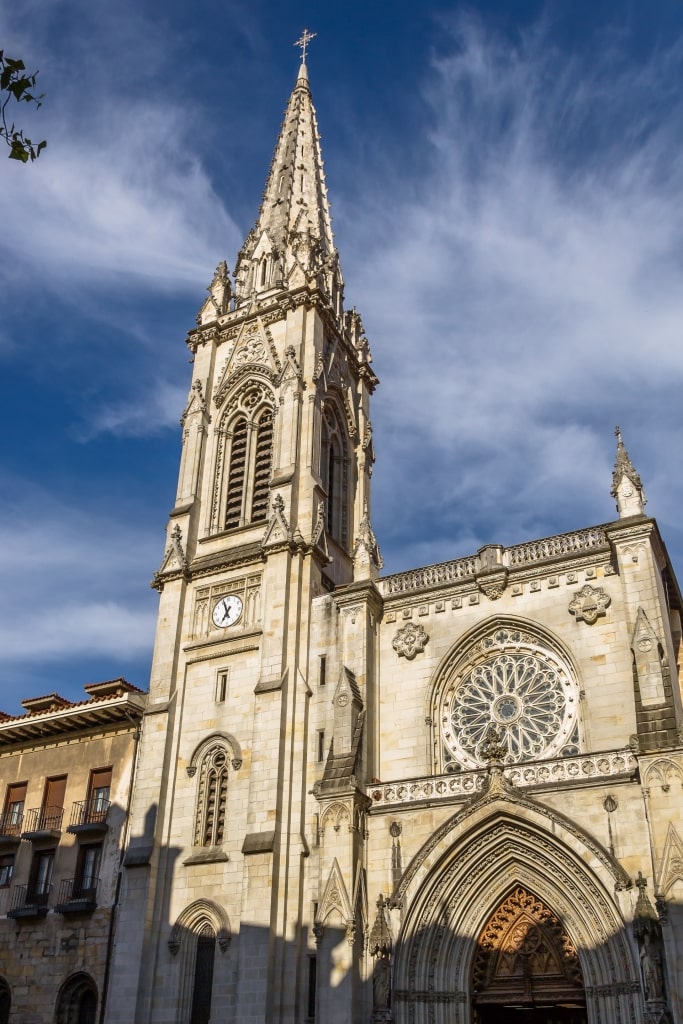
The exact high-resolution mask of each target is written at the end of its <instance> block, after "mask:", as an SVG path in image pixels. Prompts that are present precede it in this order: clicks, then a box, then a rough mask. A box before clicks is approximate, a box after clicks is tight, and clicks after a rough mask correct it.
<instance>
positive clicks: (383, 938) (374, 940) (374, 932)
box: [369, 893, 393, 956]
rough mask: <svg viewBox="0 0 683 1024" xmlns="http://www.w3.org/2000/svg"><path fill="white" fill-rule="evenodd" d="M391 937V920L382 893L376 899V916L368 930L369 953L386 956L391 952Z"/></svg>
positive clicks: (387, 905) (386, 902) (387, 904)
mask: <svg viewBox="0 0 683 1024" xmlns="http://www.w3.org/2000/svg"><path fill="white" fill-rule="evenodd" d="M392 945H393V939H392V934H391V920H390V918H389V903H388V901H387V900H385V898H384V896H383V894H382V893H380V894H379V899H378V900H377V916H376V917H375V923H374V924H373V926H372V929H371V931H370V940H369V946H370V955H371V956H387V955H388V954H389V953H391V950H392Z"/></svg>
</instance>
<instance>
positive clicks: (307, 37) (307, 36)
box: [292, 28, 318, 64]
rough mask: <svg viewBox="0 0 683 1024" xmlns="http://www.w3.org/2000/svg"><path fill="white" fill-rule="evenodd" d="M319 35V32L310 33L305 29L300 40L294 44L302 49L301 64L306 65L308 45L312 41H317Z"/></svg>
mask: <svg viewBox="0 0 683 1024" xmlns="http://www.w3.org/2000/svg"><path fill="white" fill-rule="evenodd" d="M317 34H318V33H317V32H309V31H308V29H307V28H305V29H304V30H303V32H302V33H301V36H300V38H299V39H297V41H296V42H295V43H293V44H292V45H293V46H299V47H301V63H302V64H305V63H306V49H307V47H308V44H309V43H310V41H311V39H315V37H316V36H317Z"/></svg>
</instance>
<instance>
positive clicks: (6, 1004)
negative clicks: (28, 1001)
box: [0, 978, 12, 1024]
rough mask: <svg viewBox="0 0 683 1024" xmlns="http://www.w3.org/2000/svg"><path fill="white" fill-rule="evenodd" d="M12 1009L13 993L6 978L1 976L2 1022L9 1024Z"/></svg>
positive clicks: (0, 1014)
mask: <svg viewBox="0 0 683 1024" xmlns="http://www.w3.org/2000/svg"><path fill="white" fill-rule="evenodd" d="M11 1009H12V993H11V991H10V987H9V985H8V984H7V982H6V981H5V979H4V978H0V1024H9V1012H10V1010H11Z"/></svg>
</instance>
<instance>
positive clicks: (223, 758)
mask: <svg viewBox="0 0 683 1024" xmlns="http://www.w3.org/2000/svg"><path fill="white" fill-rule="evenodd" d="M228 763H229V762H228V752H227V750H226V748H225V746H224V745H223V744H222V743H216V744H215V745H214V746H212V747H211V748H210V749H209V750H208V751H207V752H206V754H205V755H204V757H203V759H202V762H201V766H200V769H199V788H198V792H197V811H196V815H195V829H194V845H195V846H220V845H221V843H222V842H223V838H224V836H225V819H226V811H227V804H228Z"/></svg>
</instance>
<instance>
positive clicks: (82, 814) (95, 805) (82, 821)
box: [66, 800, 110, 836]
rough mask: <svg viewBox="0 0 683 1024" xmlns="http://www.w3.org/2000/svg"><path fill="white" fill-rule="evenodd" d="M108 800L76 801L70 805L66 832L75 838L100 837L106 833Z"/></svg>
mask: <svg viewBox="0 0 683 1024" xmlns="http://www.w3.org/2000/svg"><path fill="white" fill-rule="evenodd" d="M109 807H110V803H109V800H76V801H75V802H74V803H73V804H72V805H71V820H70V821H69V824H68V825H67V829H66V830H67V832H72V833H73V834H74V835H77V836H83V835H87V836H101V835H104V833H105V832H106V831H107V814H108V813H109Z"/></svg>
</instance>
